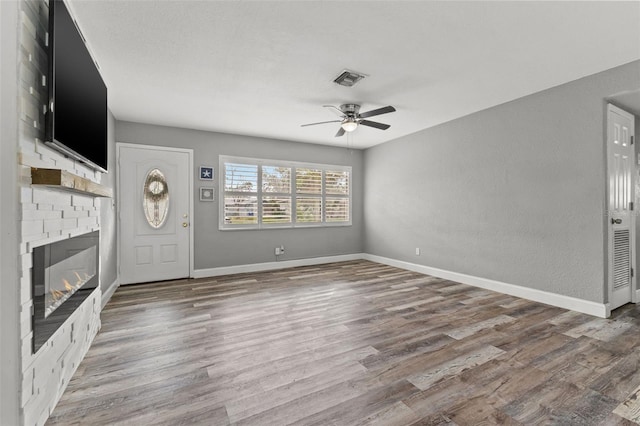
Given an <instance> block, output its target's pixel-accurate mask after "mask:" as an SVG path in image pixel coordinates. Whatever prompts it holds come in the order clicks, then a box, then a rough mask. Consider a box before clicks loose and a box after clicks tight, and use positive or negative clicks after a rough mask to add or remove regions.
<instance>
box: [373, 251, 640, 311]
mask: <svg viewBox="0 0 640 426" xmlns="http://www.w3.org/2000/svg"><path fill="white" fill-rule="evenodd" d="M363 258H364V259H366V260H370V261H372V262H378V263H383V264H385V265H390V266H395V267H397V268H403V269H408V270H410V271H414V272H420V273H422V274H427V275H432V276H434V277H439V278H444V279H447V280H451V281H456V282H459V283H462V284H468V285H471V286H474V287H480V288H484V289H486V290H492V291H497V292H499V293H504V294H509V295H511V296H516V297H521V298H523V299H528V300H533V301H535V302H540V303H545V304H547V305H552V306H557V307H559V308H564V309H569V310H572V311H577V312H582V313H585V314H588V315H593V316H596V317H600V318H607V317H608V316H609V315H610V313H611V311H610V309H609V306H608V305H606V304H604V303H597V302H591V301H589V300H583V299H577V298H575V297H570V296H563V295H561V294H556V293H550V292H547V291H542V290H536V289H532V288H527V287H521V286H518V285H514V284H507V283H503V282H500V281H494V280H489V279H486V278H480V277H475V276H472V275H466V274H460V273H458V272H451V271H447V270H444V269H438V268H431V267H429V266H423V265H417V264H415V263H410V262H404V261H401V260H395V259H390V258H387V257H382V256H376V255H372V254H364V257H363ZM638 294H640V293H638Z"/></svg>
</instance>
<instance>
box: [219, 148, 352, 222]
mask: <svg viewBox="0 0 640 426" xmlns="http://www.w3.org/2000/svg"><path fill="white" fill-rule="evenodd" d="M220 170H222V174H223V176H222V179H223V182H222V185H221V194H220V199H221V200H224V201H223V202H222V203H220V206H221V207H220V209H221V211H220V213H221V214H220V229H264V228H282V227H304V226H344V225H351V189H350V187H351V167H345V166H329V165H322V164H308V163H294V162H287V161H275V160H259V159H252V158H239V157H226V156H220Z"/></svg>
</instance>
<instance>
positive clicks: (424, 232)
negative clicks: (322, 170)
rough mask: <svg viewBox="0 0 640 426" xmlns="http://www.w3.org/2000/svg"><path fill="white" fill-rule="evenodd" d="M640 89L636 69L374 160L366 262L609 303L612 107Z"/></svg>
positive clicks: (385, 148) (445, 128) (440, 131)
mask: <svg viewBox="0 0 640 426" xmlns="http://www.w3.org/2000/svg"><path fill="white" fill-rule="evenodd" d="M637 87H640V62H638V61H636V62H634V63H631V64H627V65H624V66H621V67H618V68H615V69H612V70H608V71H606V72H603V73H600V74H596V75H593V76H589V77H586V78H583V79H580V80H577V81H574V82H570V83H567V84H564V85H561V86H558V87H555V88H552V89H549V90H546V91H543V92H539V93H536V94H533V95H530V96H527V97H525V98H521V99H518V100H515V101H513V102H509V103H506V104H503V105H499V106H497V107H494V108H490V109H488V110H484V111H481V112H478V113H475V114H472V115H469V116H466V117H463V118H460V119H457V120H454V121H451V122H448V123H445V124H442V125H440V126H436V127H433V128H430V129H426V130H424V131H421V132H418V133H415V134H412V135H409V136H406V137H403V138H401V139H398V140H395V141H392V142H388V143H385V144H382V145H379V146H376V147H374V148H371V149H368V150H367V151H365V165H366V168H365V176H364V181H365V199H364V209H365V212H366V214H365V232H364V235H365V252H367V253H371V254H374V255H379V256H384V257H389V258H393V259H398V260H403V261H407V262H412V263H416V264H420V265H425V266H430V267H435V268H441V269H445V270H449V271H453V272H459V273H464V274H468V275H472V276H477V277H482V278H487V279H492V280H497V281H501V282H506V283H509V284H515V285H519V286H523V287H529V288H533V289H539V290H544V291H549V292H553V293H558V294H562V295H567V296H573V297H577V298H580V299H585V300H589V301H594V302H603V301H604V293H605V292H604V285H603V283H604V277H605V275H604V274H605V272H604V226H605V225H604V200H605V193H604V190H605V185H604V183H605V161H604V142H603V140H604V139H603V135H604V123H605V122H604V118H605V116H606V114H605V102H604V98H605V97H607V96H609V95H612V94H614V93H618V92H621V91H624V90H629V89H635V88H637ZM416 247H420V248H421V250H422V254H421V255H420V256H416V255H415V248H416Z"/></svg>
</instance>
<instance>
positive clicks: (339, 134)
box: [335, 127, 344, 138]
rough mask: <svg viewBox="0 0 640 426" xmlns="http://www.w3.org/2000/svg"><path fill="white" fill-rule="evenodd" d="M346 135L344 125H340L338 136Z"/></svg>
mask: <svg viewBox="0 0 640 426" xmlns="http://www.w3.org/2000/svg"><path fill="white" fill-rule="evenodd" d="M342 135H344V129H343V128H342V127H340V130H338V133H336V136H335V137H336V138H339V137H340V136H342Z"/></svg>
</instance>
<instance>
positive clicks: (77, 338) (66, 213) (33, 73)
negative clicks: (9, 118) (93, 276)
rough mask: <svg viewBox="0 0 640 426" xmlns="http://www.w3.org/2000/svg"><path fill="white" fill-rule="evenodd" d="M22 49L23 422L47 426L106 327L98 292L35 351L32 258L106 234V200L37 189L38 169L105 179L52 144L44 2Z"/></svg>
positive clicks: (25, 9)
mask: <svg viewBox="0 0 640 426" xmlns="http://www.w3.org/2000/svg"><path fill="white" fill-rule="evenodd" d="M20 10H21V14H20V22H19V28H18V39H19V42H20V49H19V58H18V60H19V87H18V97H19V108H18V109H19V114H18V120H19V122H18V126H19V132H18V133H19V135H18V139H19V140H18V150H19V159H18V162H19V166H18V169H19V170H18V172H19V192H20V205H19V210H20V241H19V246H18V247H17V248H16V249H17V251H18V253H19V268H18V273H19V276H20V279H19V297H18V300H16V301H15V303H17V304H19V306H20V308H19V309H20V321H19V325H18V327H19V331H20V342H21V356H20V360H21V364H20V372H21V383H22V386H21V390H20V392H19V398H20V406H21V415H22V419H21V423H22V424H25V425H42V424H44V422H45V421H46V420H47V418H48V417H49V413H50V412H51V410H53V408H54V407H55V404H56V403H57V401H58V399H59V398H60V396H61V395H62V393H63V391H64V389H65V388H66V386H67V384H68V383H69V379H70V378H71V376H72V375H73V372H74V371H75V369H76V368H77V367H78V364H79V363H80V361H81V360H82V358H83V357H84V355H85V354H86V352H87V350H88V349H89V346H90V344H91V342H92V340H93V337H94V336H95V334H96V333H97V331H98V329H99V327H100V304H101V292H100V291H99V290H96V291H94V292H93V293H92V295H91V296H90V297H89V298H88V299H87V300H85V301H84V302H83V303H82V305H80V307H79V308H78V309H77V310H76V311H75V312H74V313H73V314H72V315H71V316H70V317H69V319H68V320H67V321H66V322H65V323H64V324H63V325H62V326H61V327H60V328H59V329H58V330H57V331H56V332H55V333H54V334H53V336H51V338H50V339H49V341H48V342H47V343H46V344H45V345H43V346H42V347H41V348H40V349H39V350H38V352H37V353H35V354H32V353H31V347H32V346H31V337H32V332H31V307H32V305H33V302H32V299H31V257H32V251H33V248H34V247H37V246H40V245H44V244H48V243H51V242H54V241H59V240H61V239H65V238H69V237H71V236H75V235H80V234H84V233H86V232H91V231H94V230H97V229H99V224H100V201H99V199H97V198H93V197H90V196H84V195H75V194H73V195H72V194H70V193H67V192H61V191H56V190H48V189H43V188H38V187H32V186H31V167H45V168H57V169H63V170H67V171H70V172H72V173H74V174H76V175H80V176H83V177H86V178H88V179H92V180H94V181H96V182H99V181H100V179H101V174H100V173H97V172H94V171H92V170H90V169H88V168H87V167H85V166H83V165H82V164H79V163H77V162H75V161H72V160H70V159H67V158H64V157H63V156H62V155H61V154H59V153H57V152H56V151H53V150H51V149H50V148H48V147H47V146H45V145H44V144H43V143H42V140H43V139H44V113H43V105H45V104H46V102H47V88H46V86H44V85H43V83H42V81H43V80H42V76H43V75H46V69H47V55H46V47H45V37H46V32H47V21H48V7H47V3H46V2H45V1H44V0H29V1H24V0H23V1H20Z"/></svg>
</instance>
